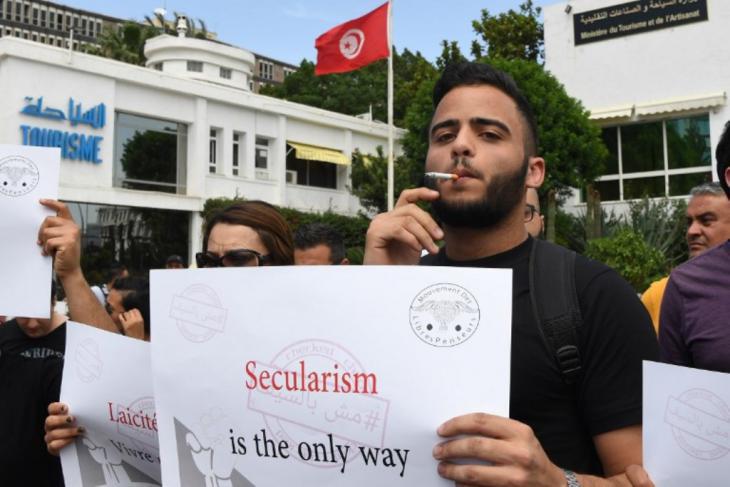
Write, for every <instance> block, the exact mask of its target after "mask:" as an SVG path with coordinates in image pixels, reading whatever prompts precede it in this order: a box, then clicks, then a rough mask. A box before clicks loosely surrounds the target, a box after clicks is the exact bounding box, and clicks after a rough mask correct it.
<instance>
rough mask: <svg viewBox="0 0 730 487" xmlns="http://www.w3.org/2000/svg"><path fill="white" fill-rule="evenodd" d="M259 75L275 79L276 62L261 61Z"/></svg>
mask: <svg viewBox="0 0 730 487" xmlns="http://www.w3.org/2000/svg"><path fill="white" fill-rule="evenodd" d="M259 77H261V78H264V79H274V64H273V63H270V62H268V61H259Z"/></svg>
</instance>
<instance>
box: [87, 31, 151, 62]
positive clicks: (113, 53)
mask: <svg viewBox="0 0 730 487" xmlns="http://www.w3.org/2000/svg"><path fill="white" fill-rule="evenodd" d="M157 35H158V32H157V29H155V28H153V27H151V26H147V25H142V24H138V23H137V22H132V21H128V22H124V23H123V24H122V25H121V26H118V27H117V26H113V27H105V28H104V31H103V32H102V33H101V35H100V36H99V45H98V46H94V45H88V46H86V47H85V51H86V52H87V53H89V54H94V55H97V56H103V57H107V58H110V59H116V60H117V61H122V62H125V63H130V64H138V65H144V64H145V61H146V60H147V59H146V58H145V56H144V43H145V42H147V39H150V38H152V37H155V36H157Z"/></svg>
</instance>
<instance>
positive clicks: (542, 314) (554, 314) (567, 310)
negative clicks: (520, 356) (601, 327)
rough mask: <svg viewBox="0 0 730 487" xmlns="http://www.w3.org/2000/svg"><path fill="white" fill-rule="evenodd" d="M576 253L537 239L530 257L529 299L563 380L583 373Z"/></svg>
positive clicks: (574, 379)
mask: <svg viewBox="0 0 730 487" xmlns="http://www.w3.org/2000/svg"><path fill="white" fill-rule="evenodd" d="M575 255H576V254H575V252H573V251H572V250H568V249H566V248H563V247H560V246H558V245H554V244H551V243H549V242H545V241H544V240H539V239H535V240H534V242H533V245H532V251H531V254H530V271H529V272H530V276H529V279H530V300H531V301H532V311H533V314H534V315H535V320H536V321H537V323H538V328H539V329H540V332H541V334H542V336H543V339H544V340H545V344H546V345H547V347H548V350H549V351H550V352H551V354H552V355H553V356H554V357H555V360H556V362H557V365H558V369H559V370H560V373H561V374H562V376H563V380H564V381H565V382H566V383H568V384H573V383H575V382H576V380H577V379H578V376H579V375H580V371H581V359H580V350H579V349H578V331H579V329H580V327H581V326H582V323H583V319H582V317H581V313H580V305H579V304H578V294H577V292H576V288H575Z"/></svg>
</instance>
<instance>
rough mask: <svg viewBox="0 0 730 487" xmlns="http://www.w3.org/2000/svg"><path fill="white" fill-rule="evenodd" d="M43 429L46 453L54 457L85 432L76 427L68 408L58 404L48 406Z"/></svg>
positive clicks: (80, 427)
mask: <svg viewBox="0 0 730 487" xmlns="http://www.w3.org/2000/svg"><path fill="white" fill-rule="evenodd" d="M45 427H46V436H45V438H44V439H45V441H46V448H47V449H48V453H50V454H51V455H55V456H58V454H59V452H60V451H61V449H62V448H63V447H65V446H66V445H69V444H71V442H72V441H74V438H76V437H77V436H79V435H82V434H83V433H84V431H85V430H84V427H83V426H76V418H74V417H73V416H71V415H70V414H69V410H68V406H67V405H65V404H63V403H60V402H52V403H51V404H49V405H48V417H46V425H45Z"/></svg>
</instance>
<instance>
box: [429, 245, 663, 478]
mask: <svg viewBox="0 0 730 487" xmlns="http://www.w3.org/2000/svg"><path fill="white" fill-rule="evenodd" d="M532 245H533V240H532V238H528V239H527V240H526V241H525V242H524V243H522V244H520V245H518V246H517V247H515V248H513V249H511V250H508V251H507V252H504V253H501V254H498V255H494V256H491V257H486V258H483V259H477V260H472V261H452V260H450V259H449V258H448V257H447V256H446V253H445V251H444V250H443V249H442V250H441V252H440V253H439V254H437V255H428V256H425V257H424V258H423V259H422V260H421V265H437V266H454V267H492V268H500V269H512V270H513V281H512V292H513V300H512V358H511V362H512V363H511V383H510V417H511V418H512V419H515V420H518V421H520V422H522V423H525V424H527V425H529V426H530V427H531V428H532V429H533V430H534V432H535V435H536V436H537V438H538V440H539V441H540V443H541V444H542V447H543V449H544V450H545V452H546V453H547V455H548V457H550V460H551V461H552V462H553V463H555V464H556V465H558V466H559V467H562V468H567V469H570V470H574V471H576V472H580V473H586V474H593V475H602V474H603V468H602V466H601V463H600V460H599V458H598V455H597V453H596V449H595V447H594V444H593V440H592V437H593V436H595V435H599V434H601V433H606V432H609V431H613V430H616V429H620V428H624V427H628V426H633V425H637V424H641V398H642V390H641V377H642V360H658V357H659V350H658V344H657V340H656V335H655V334H654V331H653V328H652V324H651V319H650V318H649V315H648V314H647V312H646V309H645V308H644V306H643V305H642V304H641V301H639V299H638V297H637V296H636V293H635V292H634V290H633V289H632V288H631V287H630V286H629V284H628V283H627V282H626V281H625V280H624V279H622V278H621V277H620V276H619V275H618V274H617V273H616V272H614V271H613V270H612V269H610V268H609V267H607V266H605V265H603V264H601V263H598V262H595V261H592V260H589V259H586V258H585V257H582V256H580V255H578V256H577V258H576V262H575V284H576V291H577V293H578V299H579V304H580V310H581V314H582V317H583V326H582V328H581V330H580V333H579V344H578V346H579V350H580V355H581V361H582V362H581V363H582V372H581V377H580V378H579V380H578V382H577V384H575V385H573V386H570V385H567V384H566V383H565V382H564V381H563V379H562V376H561V373H560V371H559V369H558V367H557V364H556V362H555V359H554V355H553V352H552V350H549V349H548V347H547V345H546V343H545V341H544V340H543V338H542V336H541V334H540V330H539V329H538V324H537V321H536V320H535V317H534V314H533V311H532V305H531V302H530V287H529V278H528V276H529V260H530V250H531V249H532ZM538 299H539V298H538ZM487 412H488V411H487Z"/></svg>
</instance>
